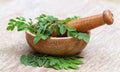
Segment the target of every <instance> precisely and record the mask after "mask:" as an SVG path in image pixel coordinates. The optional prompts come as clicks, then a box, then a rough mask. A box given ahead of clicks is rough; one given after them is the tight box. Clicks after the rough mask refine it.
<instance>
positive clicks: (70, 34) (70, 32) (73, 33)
mask: <svg viewBox="0 0 120 72" xmlns="http://www.w3.org/2000/svg"><path fill="white" fill-rule="evenodd" d="M76 34H77V32H76V31H68V32H67V36H68V37H75V36H76Z"/></svg>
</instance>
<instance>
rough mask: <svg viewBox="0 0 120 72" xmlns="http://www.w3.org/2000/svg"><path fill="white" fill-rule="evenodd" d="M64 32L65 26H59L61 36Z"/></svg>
mask: <svg viewBox="0 0 120 72" xmlns="http://www.w3.org/2000/svg"><path fill="white" fill-rule="evenodd" d="M65 32H66V28H65V26H63V25H62V26H60V33H61V34H62V35H63V34H64V33H65Z"/></svg>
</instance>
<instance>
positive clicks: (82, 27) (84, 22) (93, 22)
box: [67, 10, 114, 32]
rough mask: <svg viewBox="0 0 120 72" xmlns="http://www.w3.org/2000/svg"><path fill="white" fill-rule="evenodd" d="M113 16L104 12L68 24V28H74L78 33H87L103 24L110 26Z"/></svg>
mask: <svg viewBox="0 0 120 72" xmlns="http://www.w3.org/2000/svg"><path fill="white" fill-rule="evenodd" d="M113 21H114V20H113V14H112V13H111V11H110V10H105V11H104V12H103V13H102V14H98V15H94V16H90V17H86V18H80V19H78V20H74V21H70V22H68V23H67V24H68V26H70V27H72V28H76V29H77V31H78V32H88V31H89V30H91V29H94V28H96V27H99V26H101V25H104V24H108V25H111V24H112V23H113Z"/></svg>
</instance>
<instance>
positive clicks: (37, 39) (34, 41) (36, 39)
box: [33, 34, 43, 44]
mask: <svg viewBox="0 0 120 72" xmlns="http://www.w3.org/2000/svg"><path fill="white" fill-rule="evenodd" d="M42 36H43V34H37V35H36V37H35V38H34V40H33V43H34V44H36V43H37V42H39V40H40V39H41V38H42Z"/></svg>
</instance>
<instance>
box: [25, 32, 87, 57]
mask: <svg viewBox="0 0 120 72" xmlns="http://www.w3.org/2000/svg"><path fill="white" fill-rule="evenodd" d="M25 34H26V40H27V42H28V45H29V46H30V47H31V48H32V49H33V50H35V51H36V52H38V53H42V54H48V55H54V56H68V55H75V54H78V53H80V52H81V51H82V50H83V49H84V48H85V47H86V45H87V43H86V42H85V41H84V40H77V39H76V38H74V37H50V38H49V39H46V40H40V41H39V42H38V43H36V44H34V43H33V39H34V38H35V35H34V34H32V33H30V32H29V31H25Z"/></svg>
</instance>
